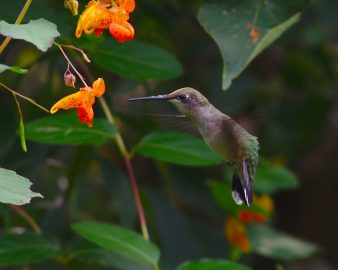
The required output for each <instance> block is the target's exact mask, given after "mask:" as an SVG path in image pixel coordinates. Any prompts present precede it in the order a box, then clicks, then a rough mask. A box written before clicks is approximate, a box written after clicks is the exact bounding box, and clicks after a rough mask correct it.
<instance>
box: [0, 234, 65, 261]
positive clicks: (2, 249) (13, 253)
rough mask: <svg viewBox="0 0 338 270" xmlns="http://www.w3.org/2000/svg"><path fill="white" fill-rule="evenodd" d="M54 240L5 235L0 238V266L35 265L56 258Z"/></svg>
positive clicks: (56, 244)
mask: <svg viewBox="0 0 338 270" xmlns="http://www.w3.org/2000/svg"><path fill="white" fill-rule="evenodd" d="M59 251H60V247H59V243H58V241H57V240H56V239H55V238H52V237H51V236H46V235H37V234H32V233H25V234H7V235H4V236H2V237H0V265H19V264H27V263H35V262H40V261H44V260H47V259H52V258H55V257H56V256H58V254H59Z"/></svg>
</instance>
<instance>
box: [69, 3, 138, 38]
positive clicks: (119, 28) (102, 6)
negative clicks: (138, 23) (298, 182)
mask: <svg viewBox="0 0 338 270" xmlns="http://www.w3.org/2000/svg"><path fill="white" fill-rule="evenodd" d="M134 9H135V2H134V0H115V1H90V2H89V3H88V5H87V7H86V9H85V10H84V11H83V13H82V15H81V16H80V18H79V21H78V23H77V28H76V31H75V36H76V37H77V38H79V37H81V35H82V32H85V33H86V34H92V33H93V32H94V33H95V34H96V36H100V35H101V34H102V32H103V30H104V29H109V32H110V34H111V35H112V37H113V38H115V39H116V40H118V41H119V42H121V43H123V42H125V41H127V40H132V39H133V38H134V34H135V31H134V28H133V26H132V25H131V24H130V23H129V22H128V20H129V13H131V12H132V11H133V10H134Z"/></svg>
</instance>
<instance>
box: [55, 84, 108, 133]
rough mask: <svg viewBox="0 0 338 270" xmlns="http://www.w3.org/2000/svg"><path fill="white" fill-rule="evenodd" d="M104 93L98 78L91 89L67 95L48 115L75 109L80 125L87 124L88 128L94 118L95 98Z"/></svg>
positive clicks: (82, 89) (86, 88)
mask: <svg viewBox="0 0 338 270" xmlns="http://www.w3.org/2000/svg"><path fill="white" fill-rule="evenodd" d="M104 92H105V83H104V80H103V79H102V78H98V79H97V80H96V81H95V82H94V83H93V87H92V88H91V87H83V88H80V90H79V91H78V92H76V93H74V94H71V95H68V96H66V97H64V98H62V99H60V100H59V101H58V102H56V103H55V104H54V106H53V107H52V108H51V109H50V113H51V114H54V113H56V112H57V111H58V110H59V109H63V110H68V109H73V108H77V115H78V117H79V119H80V122H81V123H87V124H88V127H91V126H92V121H93V117H94V111H93V107H92V106H93V104H94V103H95V97H99V96H102V95H103V93H104Z"/></svg>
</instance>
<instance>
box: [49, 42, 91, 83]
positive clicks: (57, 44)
mask: <svg viewBox="0 0 338 270" xmlns="http://www.w3.org/2000/svg"><path fill="white" fill-rule="evenodd" d="M54 45H55V46H57V47H58V48H59V49H60V51H61V52H62V54H63V56H64V57H65V58H66V60H67V62H68V64H69V65H70V66H71V67H72V69H73V70H74V71H75V73H76V74H77V76H79V78H80V80H81V81H82V83H83V84H84V86H86V87H88V84H87V83H86V81H85V80H84V78H83V76H82V75H81V74H80V72H78V71H77V69H76V68H75V67H74V65H73V63H72V62H71V61H70V59H69V58H68V56H67V54H66V53H65V51H64V50H63V49H62V46H61V45H60V44H59V43H57V42H54Z"/></svg>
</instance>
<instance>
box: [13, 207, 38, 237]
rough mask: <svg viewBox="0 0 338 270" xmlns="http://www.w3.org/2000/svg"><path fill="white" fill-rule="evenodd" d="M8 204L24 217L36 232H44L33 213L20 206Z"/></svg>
mask: <svg viewBox="0 0 338 270" xmlns="http://www.w3.org/2000/svg"><path fill="white" fill-rule="evenodd" d="M8 206H9V207H10V208H12V209H13V210H14V211H15V212H16V213H17V214H19V215H20V216H21V217H22V218H24V219H25V220H26V221H27V222H28V223H29V224H30V225H31V226H32V228H33V230H34V231H35V232H36V234H42V230H41V228H40V227H39V225H38V224H37V223H36V221H35V220H34V218H33V217H32V216H31V215H29V214H28V213H27V212H26V211H25V210H23V209H22V208H21V207H20V206H17V205H13V204H9V205H8Z"/></svg>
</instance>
